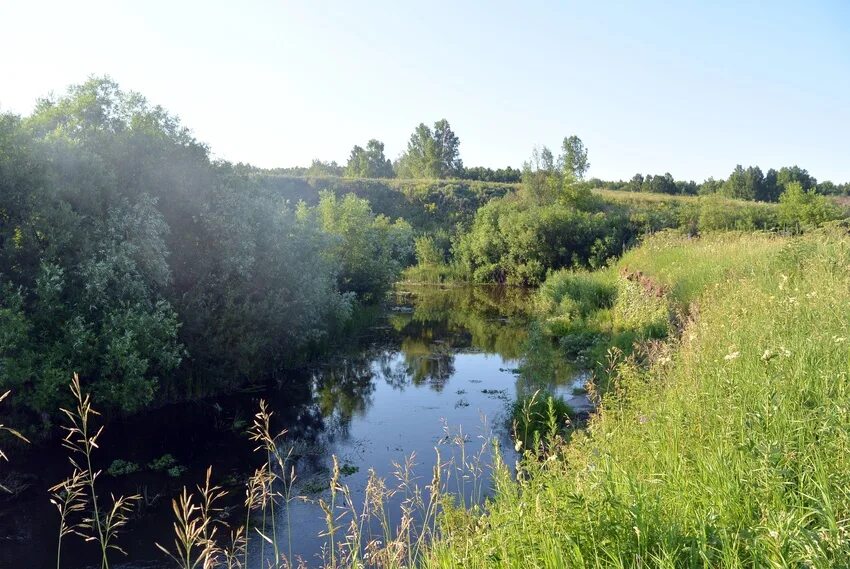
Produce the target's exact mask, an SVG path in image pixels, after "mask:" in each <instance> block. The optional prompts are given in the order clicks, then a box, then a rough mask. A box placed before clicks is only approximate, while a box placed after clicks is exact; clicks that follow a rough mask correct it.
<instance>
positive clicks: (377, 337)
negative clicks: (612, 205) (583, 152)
mask: <svg viewBox="0 0 850 569" xmlns="http://www.w3.org/2000/svg"><path fill="white" fill-rule="evenodd" d="M526 295H527V293H526V292H525V291H522V290H519V289H505V288H492V287H487V288H483V287H481V288H473V287H469V288H449V289H441V288H411V289H408V290H401V291H399V292H398V293H397V294H396V295H395V297H394V302H393V303H392V304H391V306H390V307H389V308H388V309H387V310H386V311H385V312H384V313H382V314H381V315H380V316H379V317H377V318H376V319H375V321H374V322H373V323H372V324H371V325H369V326H367V327H364V329H363V330H362V331H361V332H360V333H359V334H358V338H357V339H356V342H354V343H355V345H356V348H355V349H351V348H347V349H339V350H337V351H336V353H332V354H331V355H330V356H328V357H327V358H326V359H325V362H326V363H323V364H322V365H317V366H314V367H311V368H309V369H304V370H301V371H298V372H292V373H291V374H290V375H289V376H288V377H287V378H286V379H285V380H284V381H281V382H278V383H276V384H275V385H269V386H264V387H263V388H262V389H259V388H257V389H252V390H246V391H242V392H240V393H236V394H232V395H228V396H226V397H216V398H209V399H204V400H201V401H194V402H191V403H182V404H175V405H170V406H167V407H164V408H161V409H157V410H154V411H150V412H145V413H143V414H141V415H138V416H134V417H132V418H129V419H124V420H121V421H112V422H110V423H109V424H108V425H107V426H106V429H105V431H104V434H103V438H102V440H101V445H100V447H101V448H100V450H98V451H97V452H98V455H96V460H97V463H96V465H95V468H100V469H103V470H104V473H103V474H102V475H101V476H102V477H101V478H100V479H99V481H98V482H99V483H101V484H102V488H103V490H104V492H105V493H108V492H116V493H139V494H141V495H142V496H143V500H142V504H141V506H140V508H139V510H138V512H137V513H136V514H135V515H134V516H133V519H131V520H130V522H129V524H128V526H127V528H126V529H125V530H124V531H123V533H122V535H121V536H120V537H119V539H118V542H119V544H120V545H121V546H122V547H123V548H124V549H125V550H126V553H127V555H126V556H125V555H121V554H119V553H115V554H114V555H113V556H112V558H111V559H112V564H111V565H112V567H123V568H126V569H129V568H157V569H158V568H161V567H169V566H173V564H169V563H168V559H167V558H166V557H165V555H164V554H163V553H162V552H161V551H159V550H158V549H157V548H156V546H155V545H154V544H155V543H157V542H158V543H161V544H163V545H166V546H170V544H171V543H172V542H173V537H172V531H173V530H172V524H173V515H172V511H171V505H170V501H171V499H172V497H174V496H176V495H177V494H178V493H179V492H180V489H181V488H182V487H183V486H184V485H188V486H189V487H190V488H191V487H193V486H194V485H196V484H198V483H200V482H202V480H203V476H204V472H205V470H206V468H207V467H208V466H212V468H213V480H214V482H216V483H218V484H220V485H222V486H223V487H225V488H226V489H227V491H228V492H229V497H228V498H227V499H226V502H227V505H228V509H227V511H226V512H225V514H226V515H229V516H230V521H231V522H232V525H239V524H240V523H241V521H242V520H244V509H243V508H241V506H240V504H241V502H242V500H244V495H245V490H244V482H245V480H246V478H247V477H248V476H249V475H250V474H251V473H252V472H253V470H254V469H255V468H256V467H257V466H259V465H260V464H261V463H262V462H263V460H264V459H265V456H259V455H258V454H257V453H254V452H253V447H254V446H255V445H254V443H252V442H250V441H249V440H248V439H247V437H246V434H245V431H246V429H247V428H248V427H249V426H250V423H251V421H252V418H253V415H254V413H255V412H256V410H257V407H258V403H259V400H260V399H261V398H262V399H265V400H266V401H267V402H268V404H269V408H270V409H271V410H272V411H273V412H274V416H273V427H274V428H275V429H286V430H287V434H286V436H285V437H284V438H283V439H282V442H281V445H282V446H284V447H285V450H287V451H288V450H289V449H291V452H292V454H291V459H290V463H289V464H290V465H291V466H293V467H294V468H295V474H296V478H295V481H294V485H293V488H292V493H293V494H292V495H293V499H292V500H290V501H289V502H288V504H289V506H288V512H286V513H284V511H283V508H279V509H278V515H277V520H276V524H275V527H276V529H277V535H278V539H279V542H280V543H281V544H283V549H284V551H288V550H289V544H290V543H291V549H292V554H293V556H295V557H298V558H301V559H303V560H304V561H305V562H306V564H307V565H308V566H317V565H320V564H321V555H322V552H323V548H324V547H325V545H326V538H323V537H320V533H322V532H323V531H324V530H325V529H326V526H325V521H324V514H323V512H322V509H321V508H320V506H319V504H318V503H317V502H318V500H319V499H327V498H328V494H329V492H328V490H327V487H328V479H329V476H330V471H331V468H332V457H333V456H336V457H337V459H338V461H339V464H340V465H341V466H342V471H343V477H342V482H343V483H344V484H346V485H347V486H348V487H349V488H350V489H351V493H352V496H353V501H354V502H355V503H361V502H362V501H363V499H364V489H365V488H366V484H367V480H368V477H369V472H370V469H371V470H374V473H375V474H376V475H377V476H379V477H382V478H385V479H386V480H387V483H388V485H390V486H392V485H393V484H394V476H393V472H394V470H395V467H394V463H395V464H403V463H404V462H405V461H408V462H412V463H413V464H414V474H415V475H416V476H417V477H418V478H417V480H416V482H417V483H418V484H419V485H420V486H425V485H426V484H428V483H429V482H430V478H431V473H432V470H433V467H434V465H435V462H436V457H437V450H439V452H440V456H441V458H442V461H443V463H444V464H446V463H448V462H449V461H450V460H451V459H452V457H454V459H455V462H454V465H455V466H449V467H447V468H448V469H449V470H451V469H455V472H456V476H455V482H454V484H453V485H450V490H453V491H455V492H457V493H459V495H462V497H463V499H464V500H465V501H466V502H467V503H469V502H470V501H475V500H481V499H482V498H483V497H484V496H486V495H487V493H488V486H487V480H488V477H487V472H488V470H487V469H488V466H489V465H490V461H491V456H492V455H491V447H492V442H493V441H496V442H497V443H498V444H499V446H500V448H501V450H502V453H503V454H504V456H505V461H506V462H507V463H508V464H513V462H514V460H515V458H516V456H515V455H514V450H513V444H512V443H511V440H510V433H509V427H508V415H509V412H510V405H511V404H512V402H513V401H514V400H515V399H516V397H517V394H518V393H523V392H529V391H530V390H533V389H536V388H538V387H540V386H541V385H540V378H535V380H534V381H532V382H531V383H529V382H530V381H531V380H529V379H528V378H524V377H522V375H521V374H519V372H518V368H519V367H520V364H521V361H522V350H523V347H524V345H525V343H526V340H527V334H528V321H527V314H526V312H525V310H526V307H527V305H528V302H527V300H528V299H527V296H526ZM558 375H563V377H560V378H559V377H558ZM581 381H582V379H581V376H577V375H569V374H554V375H553V376H552V377H547V378H545V381H544V383H548V384H550V385H547V387H548V388H550V389H553V390H554V391H558V392H560V393H562V394H563V395H564V397H565V398H566V399H567V401H568V402H569V403H570V404H571V405H572V406H573V408H574V409H575V410H577V411H586V410H587V409H589V407H590V403H589V401H588V400H587V398H586V396H584V395H582V394H581V390H580V389H577V387H579V386H580V383H581ZM461 447H462V448H461ZM461 452H463V453H464V455H463V456H465V458H466V461H467V462H468V463H474V465H473V469H480V470H481V474H480V476H479V477H478V481H477V482H475V483H473V482H472V481H469V482H468V483H467V482H464V483H458V482H457V481H458V480H462V479H463V477H462V476H461V475H460V472H459V471H458V470H457V468H459V466H458V465H459V464H460V463H461V460H462V458H463V456H462V455H461V454H460V453H461ZM411 457H412V458H411ZM471 457H473V458H471ZM10 458H11V459H12V462H11V463H9V464H7V465H2V468H3V470H0V476H2V477H3V478H2V479H1V480H0V482H4V481H5V482H4V484H5V485H7V486H12V487H13V490H15V492H16V495H15V496H14V497H3V498H0V569H20V568H27V569H39V568H48V567H55V566H56V561H55V559H56V553H55V545H56V532H57V531H58V518H57V515H56V512H55V509H54V508H53V506H52V505H51V504H50V503H49V501H48V497H47V488H48V487H50V486H51V485H52V484H54V483H56V482H58V481H59V480H61V479H62V478H63V477H65V476H67V475H68V474H69V473H70V466H69V465H68V463H67V458H66V457H65V455H64V453H63V452H62V449H61V446H60V445H59V443H58V442H54V443H46V444H44V445H39V446H38V447H36V448H33V449H30V450H26V451H21V450H19V451H17V452H15V453H14V454H13V455H12V456H11V457H10ZM116 461H119V462H116ZM122 461H123V462H122ZM110 466H111V467H112V468H111V469H110ZM108 470H111V471H108ZM122 471H123V472H122ZM127 471H131V472H129V473H128V472H127ZM466 474H470V473H469V472H466ZM471 478H472V477H469V478H468V480H471ZM390 505H391V508H390V512H391V515H396V514H397V511H395V510H393V507H396V508H397V506H398V504H397V503H396V504H390ZM260 543H261V540H260V539H258V538H254V539H252V540H251V543H250V548H249V549H250V559H251V566H252V567H257V568H259V567H261V566H264V564H263V563H262V562H261V552H260V549H261V548H260ZM264 549H265V550H266V551H265V554H266V555H268V548H267V547H266V548H264ZM96 554H97V551H96V550H95V547H94V546H93V545H92V544H88V543H83V542H82V540H80V539H79V538H76V537H74V536H71V537H69V538H66V540H65V542H64V544H63V563H62V566H63V567H64V568H66V569H82V568H85V567H90V566H95V563H96V562H97V559H98V558H97V556H96ZM96 566H98V567H99V563H97V565H96Z"/></svg>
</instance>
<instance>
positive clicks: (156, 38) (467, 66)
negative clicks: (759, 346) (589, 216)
mask: <svg viewBox="0 0 850 569" xmlns="http://www.w3.org/2000/svg"><path fill="white" fill-rule="evenodd" d="M0 22H2V23H3V25H2V28H3V32H2V34H0V54H2V55H1V56H0V110H2V111H7V112H9V111H10V112H15V113H18V114H24V115H25V114H28V113H29V112H31V111H32V108H33V106H34V104H35V102H36V100H37V99H38V98H39V97H44V96H47V95H48V94H50V93H51V92H52V93H55V94H61V93H62V92H63V91H64V90H65V89H66V88H67V86H68V85H71V84H74V83H81V82H83V81H85V80H86V78H87V77H89V76H90V75H109V76H111V77H112V78H113V79H115V80H116V81H117V82H118V83H119V84H120V85H121V87H122V88H124V89H128V90H135V91H138V92H140V93H142V94H143V95H145V96H146V97H147V99H148V100H149V101H151V102H152V103H155V104H160V105H162V106H163V107H165V108H166V109H168V110H169V111H170V112H171V113H173V114H176V115H178V116H179V117H180V118H181V120H182V122H183V124H184V125H186V126H188V127H189V128H190V129H191V130H192V132H193V133H194V135H195V136H196V137H197V138H198V139H199V140H201V141H202V142H205V143H207V144H208V145H209V146H210V148H211V150H212V153H213V155H214V156H215V157H217V158H223V159H227V160H230V161H233V162H249V163H252V164H255V165H258V166H263V167H276V166H293V165H307V164H309V163H310V161H311V160H312V159H313V158H320V159H323V160H336V161H338V162H340V163H343V164H344V163H345V161H346V159H347V157H348V154H349V152H350V150H351V148H352V146H353V145H355V144H359V145H361V146H363V145H365V143H366V141H368V140H369V139H371V138H377V139H379V140H381V141H383V142H384V143H385V144H386V153H387V155H388V157H390V158H396V157H397V156H399V155H400V154H401V153H402V152H403V151H404V149H405V148H406V144H407V140H408V138H409V137H410V134H411V132H412V131H413V129H414V128H415V126H416V125H417V124H419V123H420V122H425V123H428V124H432V123H434V122H435V121H437V120H439V119H441V118H446V119H448V121H449V122H450V123H451V125H452V128H453V130H454V131H455V132H456V133H457V135H458V136H459V137H460V140H461V145H460V151H461V157H462V158H463V160H464V163H465V164H466V165H467V166H478V165H481V166H490V167H494V168H498V167H505V166H508V165H511V166H514V167H519V166H521V164H522V162H523V161H524V160H526V159H528V157H529V156H530V154H531V151H532V149H533V147H534V146H535V145H547V146H549V147H551V148H557V147H559V146H560V142H561V140H563V138H564V137H566V136H569V135H571V134H576V135H578V136H580V137H581V138H582V140H583V141H584V143H585V144H586V146H587V148H588V150H589V158H590V163H591V167H590V171H589V173H588V175H589V176H592V177H600V178H603V179H626V178H630V177H631V176H632V175H634V174H635V173H636V172H642V173H652V174H658V173H664V172H670V173H671V174H673V175H674V177H676V178H677V179H694V180H697V181H701V180H702V179H704V178H706V177H709V176H713V177H715V178H721V177H726V176H728V174H729V172H731V170H732V169H733V168H734V166H735V165H736V164H739V163H740V164H743V165H744V166H747V165H750V164H752V165H759V166H761V167H762V169H764V170H766V169H767V168H769V167H776V168H778V167H781V166H784V165H792V164H797V165H799V166H801V167H804V168H806V169H808V170H809V172H810V173H811V174H812V175H814V176H815V177H817V178H818V179H819V180H826V179H831V180H833V181H835V182H845V181H850V2H847V1H846V0H810V1H805V0H800V1H796V2H789V1H782V0H778V1H769V2H768V1H762V0H760V1H749V0H737V1H733V0H729V1H727V0H715V1H711V2H709V1H700V2H696V1H694V2H690V1H684V0H683V1H678V2H673V1H662V0H641V1H638V0H635V1H629V2H626V1H622V2H620V1H616V0H608V1H591V0H585V1H581V2H579V1H575V2H573V1H569V2H568V1H563V2H536V1H527V2H519V1H516V0H514V1H509V2H507V1H506V2H501V1H495V0H494V1H465V2H459V1H457V0H455V1H453V2H452V1H442V0H429V1H428V2H408V1H404V0H386V1H385V0H376V1H367V0H361V1H359V2H352V1H350V0H340V1H321V0H312V1H307V0H304V1H260V0H240V1H239V2H233V1H227V2H223V1H222V2H220V1H215V0H206V1H194V0H180V1H177V0H168V1H164V0H146V1H144V2H138V1H132V2H130V1H123V0H111V1H86V0H77V1H74V2H68V1H67V0H62V1H56V2H44V1H38V0H27V1H17V0H0Z"/></svg>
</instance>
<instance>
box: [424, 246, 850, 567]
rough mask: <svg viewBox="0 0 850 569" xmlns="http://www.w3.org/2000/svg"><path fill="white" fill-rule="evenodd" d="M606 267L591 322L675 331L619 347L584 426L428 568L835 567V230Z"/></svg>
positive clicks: (839, 320)
mask: <svg viewBox="0 0 850 569" xmlns="http://www.w3.org/2000/svg"><path fill="white" fill-rule="evenodd" d="M615 269H616V270H615V273H614V276H613V279H614V281H615V283H616V287H617V299H616V300H614V301H613V304H611V306H609V307H599V308H598V309H597V310H595V311H589V312H588V313H587V314H588V315H590V314H594V313H596V317H597V321H598V322H600V323H601V324H602V325H603V329H605V328H604V326H607V330H609V331H611V332H614V333H616V332H618V331H619V332H630V331H632V332H633V331H635V330H638V331H640V330H656V331H657V328H656V326H657V325H658V324H659V323H660V319H659V317H660V316H661V315H662V314H663V315H664V316H665V317H666V322H667V323H668V324H667V325H668V326H674V325H677V323H678V325H679V326H681V328H680V330H679V332H680V333H678V334H674V335H672V336H670V337H669V338H670V339H668V340H667V341H663V340H661V339H660V338H659V337H658V334H656V333H649V334H646V335H645V336H644V337H642V338H641V337H638V338H637V339H638V340H640V341H639V342H638V348H637V349H635V350H634V351H633V352H632V353H631V354H620V355H616V352H614V353H615V355H614V356H613V357H611V358H610V360H609V361H608V362H606V365H607V367H608V369H609V371H610V385H609V389H608V391H607V393H606V394H605V395H604V397H603V399H602V403H601V406H600V408H599V410H598V412H597V413H596V414H595V416H594V418H593V419H592V420H591V422H590V425H589V427H588V429H587V431H586V432H584V433H576V434H574V435H573V437H572V439H571V440H570V442H569V443H558V442H557V441H553V442H552V444H550V445H548V446H547V449H546V451H545V456H544V457H543V458H545V460H539V458H541V457H539V456H528V457H527V459H526V460H525V461H524V463H523V467H522V475H521V476H520V477H519V481H518V482H516V483H514V482H512V481H510V480H509V478H508V477H505V476H496V480H497V481H499V482H500V484H499V487H498V491H497V498H496V499H495V500H494V501H493V502H491V503H490V504H489V505H488V507H487V509H486V512H485V513H484V514H483V515H480V516H477V515H461V514H456V515H453V516H451V517H448V518H447V520H446V523H445V526H444V527H443V531H442V534H441V538H440V539H439V540H437V542H436V543H435V544H434V546H433V549H432V550H431V552H430V554H429V556H428V558H427V559H426V562H425V563H424V565H426V566H429V567H482V568H483V567H552V568H555V567H602V566H604V567H610V566H614V567H638V566H647V565H648V566H654V567H697V566H699V567H704V566H723V567H753V566H757V567H768V566H772V567H780V566H781V567H786V566H812V567H826V566H832V567H834V566H845V565H847V563H848V561H850V558H848V551H850V549H848V529H850V528H848V522H847V515H846V514H847V512H848V511H850V495H848V493H847V491H846V488H847V487H848V482H850V479H848V474H847V473H848V472H850V469H848V467H850V461H849V460H850V459H848V456H850V453H848V451H850V435H848V433H850V414H848V411H847V408H846V407H847V406H846V400H847V395H848V392H850V375H848V354H850V352H849V351H848V346H850V344H848V322H850V239H848V237H847V235H846V233H844V232H843V231H832V232H828V231H821V232H815V233H812V234H810V235H807V236H804V237H797V238H787V237H777V236H765V235H729V234H727V235H724V236H709V237H705V238H702V239H687V238H682V237H673V236H660V237H656V238H653V239H650V240H649V241H648V242H647V243H646V244H644V245H643V246H641V247H639V248H637V249H635V250H634V251H632V252H630V253H627V254H626V255H625V256H624V257H623V259H622V260H621V261H619V262H618V263H617V266H616V268H615ZM606 278H612V276H611V274H608V275H606ZM620 295H625V296H620ZM623 299H628V300H629V302H626V303H624V302H623ZM638 299H641V302H642V304H641V302H638ZM555 312H557V310H556V311H555ZM599 312H602V314H599ZM677 314H678V315H680V316H684V318H680V319H671V318H670V316H671V315H677ZM641 324H643V326H641ZM530 454H534V453H533V452H530Z"/></svg>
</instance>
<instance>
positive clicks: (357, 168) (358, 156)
mask: <svg viewBox="0 0 850 569" xmlns="http://www.w3.org/2000/svg"><path fill="white" fill-rule="evenodd" d="M345 175H346V177H348V178H392V177H393V176H395V172H394V171H393V165H392V162H390V161H389V160H388V159H387V157H386V156H384V143H383V142H381V141H379V140H376V139H374V138H373V139H372V140H370V141H369V142H368V143H366V149H365V150H364V149H363V148H362V147H360V146H356V145H355V147H354V148H353V149H352V150H351V156H350V157H349V158H348V164H347V165H346V167H345Z"/></svg>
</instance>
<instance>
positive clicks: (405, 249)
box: [301, 192, 413, 299]
mask: <svg viewBox="0 0 850 569" xmlns="http://www.w3.org/2000/svg"><path fill="white" fill-rule="evenodd" d="M301 216H302V219H301V223H302V224H312V223H313V218H314V217H315V221H316V222H317V223H318V224H319V226H320V227H321V228H322V230H323V231H324V232H325V233H326V234H328V235H330V236H332V237H333V238H334V239H333V241H332V242H331V243H329V244H328V246H327V247H326V249H325V251H324V255H326V256H328V258H329V259H331V260H332V261H333V262H336V263H338V270H339V272H338V282H339V288H340V290H342V291H344V292H352V293H355V294H357V295H358V296H360V297H364V298H366V299H376V298H381V297H382V295H383V294H384V293H385V292H386V291H387V290H389V287H390V286H391V285H392V283H394V282H395V280H396V279H397V278H398V276H399V274H400V273H401V269H402V268H403V267H404V266H406V265H407V264H409V262H410V260H411V257H412V256H413V231H412V229H411V227H410V224H409V223H407V222H406V221H404V220H396V221H395V222H391V221H390V220H389V218H387V217H386V216H383V215H377V216H376V215H375V214H373V213H372V209H371V207H370V206H369V202H368V201H367V200H365V199H363V198H358V197H357V196H355V195H354V194H348V195H346V196H345V197H343V198H341V199H340V198H338V197H337V196H336V195H335V194H333V193H331V192H323V193H322V194H321V198H320V199H319V204H318V206H316V209H315V211H314V212H312V214H311V212H308V211H307V210H306V209H305V208H302V214H301Z"/></svg>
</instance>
